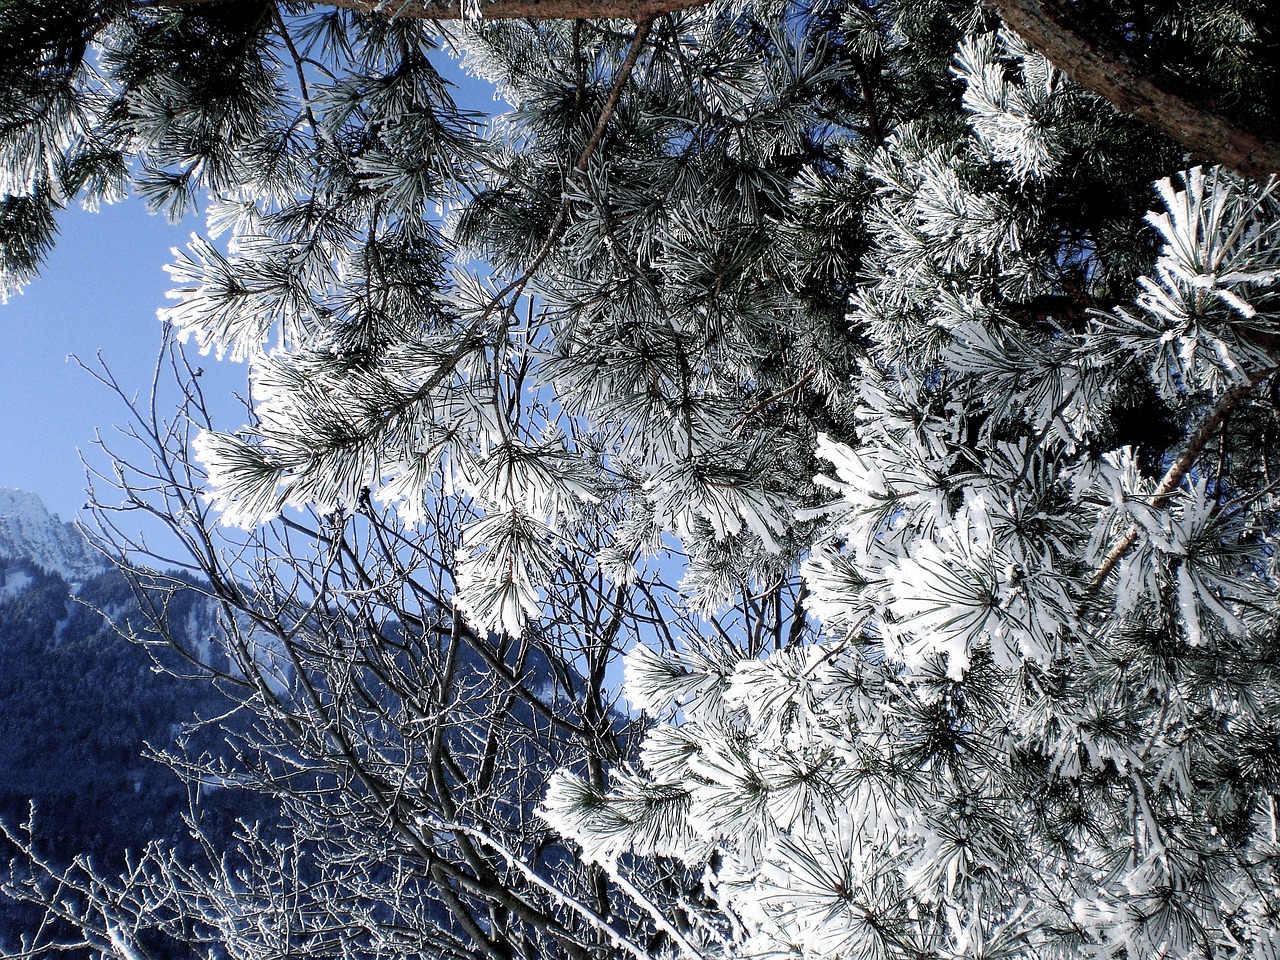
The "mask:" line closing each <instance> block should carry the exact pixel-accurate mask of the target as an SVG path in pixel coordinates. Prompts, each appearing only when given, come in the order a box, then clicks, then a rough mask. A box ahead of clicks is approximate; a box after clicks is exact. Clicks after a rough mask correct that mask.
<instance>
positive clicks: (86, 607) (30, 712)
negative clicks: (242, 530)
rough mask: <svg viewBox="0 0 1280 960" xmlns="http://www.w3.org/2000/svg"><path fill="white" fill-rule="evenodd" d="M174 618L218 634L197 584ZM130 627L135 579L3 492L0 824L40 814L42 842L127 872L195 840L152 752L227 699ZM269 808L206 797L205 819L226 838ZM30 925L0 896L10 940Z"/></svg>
mask: <svg viewBox="0 0 1280 960" xmlns="http://www.w3.org/2000/svg"><path fill="white" fill-rule="evenodd" d="M169 616H170V618H171V620H172V621H173V622H174V623H175V624H180V627H179V629H181V630H184V631H187V632H188V633H190V634H191V635H192V636H195V637H207V636H208V635H210V634H211V633H212V632H213V630H214V629H215V628H216V624H215V620H214V617H213V610H212V608H211V606H210V605H209V603H208V601H207V600H206V599H205V598H204V597H203V596H202V595H201V594H200V593H199V592H198V591H195V590H191V591H188V592H184V593H179V594H177V595H176V596H175V598H174V601H173V602H172V603H171V604H170V607H169ZM130 622H132V623H133V624H137V625H141V624H142V622H143V617H142V612H141V610H140V609H139V607H138V604H137V603H136V601H135V599H134V596H133V594H132V592H131V590H130V588H129V586H128V584H127V583H126V582H125V579H124V578H123V577H122V576H121V575H120V574H119V573H118V572H117V571H116V570H115V568H114V567H112V566H111V565H110V564H109V563H107V562H106V561H105V560H104V559H103V558H102V557H100V556H98V555H97V554H96V553H95V552H94V551H93V550H92V549H91V548H90V547H89V546H88V544H87V543H86V542H85V540H84V538H83V536H82V535H81V534H80V533H79V531H78V530H76V528H75V527H74V526H73V525H71V524H66V523H61V522H59V521H58V520H57V518H56V517H52V516H50V515H49V513H48V512H47V511H46V510H45V508H44V505H43V504H42V503H41V502H40V500H39V498H37V497H35V496H33V495H31V494H23V493H18V492H15V491H12V490H0V817H3V819H4V820H5V822H6V823H7V824H8V825H9V827H10V829H16V828H20V827H21V826H22V825H23V824H24V823H25V822H26V821H27V820H28V818H29V816H30V815H31V811H32V810H33V809H34V821H33V825H34V832H35V835H36V837H37V841H38V845H39V847H40V849H41V850H42V851H44V852H46V853H47V854H48V855H49V856H50V857H51V858H52V859H53V860H55V861H60V862H66V861H69V860H70V859H71V858H72V857H73V856H75V855H87V856H91V857H93V858H94V860H95V861H96V862H98V863H100V864H103V865H108V864H109V865H115V864H121V865H122V864H123V860H124V857H125V851H127V850H134V851H136V850H139V849H141V848H142V847H143V846H144V845H145V844H147V843H148V842H149V841H151V840H153V839H163V840H166V841H167V842H169V843H171V844H177V845H179V846H181V845H182V844H183V843H184V842H186V841H185V838H187V836H188V830H187V829H186V828H185V826H184V824H183V822H182V814H183V813H188V812H190V811H191V805H190V799H189V792H188V788H187V786H186V785H184V784H183V783H181V782H180V781H179V779H178V778H177V776H176V775H175V774H174V773H173V772H172V771H170V770H169V769H168V768H166V767H164V766H163V765H161V764H159V763H155V762H152V761H150V760H147V759H144V757H143V752H144V750H146V749H147V744H151V745H153V746H155V747H157V748H162V747H166V746H168V745H169V744H171V743H172V742H173V741H174V739H175V737H176V735H177V734H178V733H179V731H180V725H181V724H183V723H184V722H187V721H190V720H192V719H193V718H194V717H195V716H197V715H199V716H217V715H218V714H220V713H223V712H225V709H226V704H225V701H223V700H222V698H221V697H220V696H219V695H218V694H217V692H216V691H215V690H213V689H212V688H211V687H210V686H209V685H208V684H204V683H197V682H194V681H182V680H177V679H174V678H172V677H169V676H166V675H163V674H160V673H157V672H156V671H155V670H154V669H153V664H152V661H151V659H150V657H149V655H148V653H147V651H146V650H144V649H143V648H141V647H139V646H137V645H136V644H133V643H130V642H129V641H127V640H126V639H124V637H123V636H121V634H120V633H119V632H118V631H117V630H116V629H115V628H114V627H113V626H112V623H115V624H121V625H123V624H127V623H130ZM220 737H221V734H219V733H217V732H216V731H209V732H208V734H206V735H203V736H202V739H204V740H207V742H203V743H200V744H198V745H197V746H198V748H199V749H217V747H218V745H219V743H220V742H221V741H220ZM264 809H265V808H264V807H263V806H262V804H261V801H259V800H257V799H256V798H252V797H249V796H247V795H245V794H241V793H233V792H229V791H226V790H212V791H210V790H205V791H203V793H202V796H201V800H200V804H199V806H198V808H197V809H196V814H197V815H198V816H199V817H200V818H201V820H202V822H203V823H204V825H205V827H206V830H207V831H209V832H212V833H225V832H226V831H228V830H230V829H231V827H232V825H233V824H234V821H235V819H236V818H238V817H239V818H246V819H249V820H254V819H257V818H259V817H261V815H262V813H263V812H264ZM0 856H3V857H4V859H7V858H8V856H9V852H8V851H4V850H0ZM30 919H32V920H34V919H35V918H34V917H32V918H30ZM27 922H28V916H27V915H26V914H25V913H23V911H22V910H21V909H19V908H17V907H15V906H13V905H12V904H9V903H7V902H6V901H5V900H4V899H3V898H0V945H4V946H10V945H11V944H10V942H9V941H11V940H14V939H16V938H17V936H18V935H19V933H20V932H21V931H22V930H23V929H24V924H26V923H27Z"/></svg>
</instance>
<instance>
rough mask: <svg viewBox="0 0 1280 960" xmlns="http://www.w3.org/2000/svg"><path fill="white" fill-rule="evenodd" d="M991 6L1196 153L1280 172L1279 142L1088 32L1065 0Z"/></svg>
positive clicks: (1247, 168)
mask: <svg viewBox="0 0 1280 960" xmlns="http://www.w3.org/2000/svg"><path fill="white" fill-rule="evenodd" d="M987 6H988V7H990V8H991V9H992V10H994V11H995V12H996V13H998V14H999V15H1000V17H1001V19H1003V20H1004V22H1005V23H1007V24H1008V25H1009V26H1010V27H1011V28H1012V29H1013V30H1014V31H1015V32H1016V33H1017V34H1018V35H1019V36H1020V37H1022V39H1023V40H1025V41H1026V42H1027V43H1028V45H1030V46H1031V47H1032V48H1033V49H1035V50H1037V51H1038V52H1039V53H1040V54H1042V55H1043V56H1044V57H1046V58H1047V59H1048V60H1049V62H1050V63H1052V64H1053V65H1054V66H1055V67H1057V68H1058V69H1059V70H1061V71H1062V72H1063V73H1065V74H1067V76H1069V77H1071V79H1073V80H1075V81H1076V83H1078V84H1080V85H1081V86H1083V87H1085V88H1087V89H1089V90H1092V91H1093V92H1094V93H1096V94H1098V95H1099V96H1100V97H1103V98H1104V99H1106V100H1107V101H1109V102H1110V103H1111V104H1112V106H1114V107H1115V108H1116V109H1117V110H1119V111H1120V112H1121V113H1125V114H1128V115H1129V116H1132V117H1137V118H1138V119H1139V120H1142V121H1144V122H1146V123H1147V124H1149V125H1150V126H1152V127H1155V128H1156V129H1157V130H1159V131H1160V132H1161V133H1163V134H1164V135H1165V136H1168V137H1172V138H1173V139H1174V140H1176V141H1178V142H1179V143H1181V144H1182V145H1183V146H1185V147H1186V148H1187V149H1188V150H1190V151H1191V153H1192V154H1193V155H1195V156H1196V157H1197V158H1198V159H1202V160H1208V161H1212V162H1214V163H1219V164H1221V165H1222V166H1224V167H1226V168H1228V169H1229V170H1234V171H1236V172H1237V173H1242V174H1244V175H1245V176H1247V177H1253V178H1255V179H1258V180H1265V179H1266V178H1267V177H1269V176H1271V175H1272V174H1278V173H1280V141H1277V140H1274V139H1268V138H1266V137H1261V136H1258V135H1257V134H1256V133H1253V132H1252V131H1249V130H1245V129H1244V128H1242V127H1240V126H1237V125H1236V124H1234V123H1232V122H1231V121H1230V120H1228V119H1226V118H1225V117H1223V116H1222V115H1221V114H1219V113H1218V112H1217V111H1215V110H1214V109H1212V108H1211V107H1209V106H1207V105H1206V104H1203V103H1197V102H1195V101H1194V100H1192V99H1189V98H1187V97H1186V96H1185V95H1182V94H1179V93H1177V92H1175V91H1173V90H1171V89H1169V88H1168V87H1167V86H1165V85H1164V84H1162V83H1161V82H1160V81H1159V80H1158V79H1156V78H1154V77H1152V76H1150V75H1149V74H1147V73H1144V72H1142V71H1141V70H1140V69H1139V68H1138V67H1137V66H1136V65H1135V64H1133V63H1132V62H1131V61H1130V60H1128V59H1127V58H1126V56H1125V54H1124V51H1122V50H1118V49H1112V48H1110V47H1109V46H1108V45H1107V44H1106V43H1105V42H1103V41H1102V40H1100V39H1099V38H1095V37H1087V36H1085V35H1084V34H1083V33H1082V32H1081V31H1080V29H1079V27H1078V25H1075V24H1073V23H1072V22H1071V18H1070V15H1069V13H1068V11H1067V9H1066V4H1063V3H1061V2H1060V0H987Z"/></svg>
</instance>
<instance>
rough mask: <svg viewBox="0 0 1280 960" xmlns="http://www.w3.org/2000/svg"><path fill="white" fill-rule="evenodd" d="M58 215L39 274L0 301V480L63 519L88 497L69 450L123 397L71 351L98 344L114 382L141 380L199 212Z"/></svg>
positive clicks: (139, 209) (87, 350)
mask: <svg viewBox="0 0 1280 960" xmlns="http://www.w3.org/2000/svg"><path fill="white" fill-rule="evenodd" d="M59 224H60V227H61V234H60V236H59V238H58V243H57V246H56V247H55V249H54V251H53V253H52V255H51V256H50V257H49V261H48V263H47V265H46V266H45V269H44V271H43V275H42V276H41V277H40V278H39V279H38V280H36V281H35V282H34V283H32V284H31V285H30V286H28V287H27V288H26V290H25V292H24V293H23V294H22V295H20V296H16V297H13V298H11V299H10V301H9V302H8V303H7V304H5V305H3V306H0V486H6V487H18V488H21V489H23V490H28V491H31V492H32V493H37V494H39V495H40V497H41V498H42V499H43V500H44V502H45V504H46V505H47V506H48V507H49V509H50V510H52V511H53V512H55V513H58V514H59V515H61V517H62V519H64V520H69V519H71V517H72V516H73V515H74V514H75V513H76V511H77V510H78V509H79V507H80V506H81V505H82V504H83V503H84V499H85V496H84V486H85V482H84V468H83V467H82V465H81V463H80V457H79V454H78V452H77V451H78V450H80V449H84V450H85V451H86V452H88V450H89V448H90V446H91V444H92V441H93V436H94V430H95V428H99V427H101V428H103V429H109V428H110V426H111V424H112V423H115V422H119V421H120V420H121V419H122V414H123V408H122V406H121V404H120V401H119V400H118V399H117V398H114V397H113V396H112V395H111V394H110V393H109V392H108V391H107V390H106V388H104V387H103V386H102V385H101V384H99V383H98V382H97V381H95V380H94V379H93V378H92V377H90V376H89V375H88V374H87V373H85V372H84V371H83V370H81V369H80V368H79V367H78V366H77V365H76V364H75V363H74V362H72V361H70V360H68V359H67V357H68V355H69V354H76V355H78V356H80V357H82V358H84V360H85V361H86V362H91V361H93V360H94V358H95V357H96V355H97V354H98V353H99V352H101V354H102V357H103V359H104V360H105V361H106V362H107V363H108V364H109V365H110V367H111V368H112V369H113V370H114V371H116V373H117V376H118V377H119V379H120V381H121V382H122V383H125V384H128V385H130V386H136V388H137V389H139V390H144V389H145V388H146V385H147V382H148V379H149V376H150V372H151V370H152V367H153V365H154V363H155V358H156V353H157V351H158V349H159V346H160V334H161V327H160V321H159V320H157V319H156V308H157V307H161V306H163V305H164V304H165V303H166V302H167V301H166V300H165V296H164V294H165V291H166V290H168V289H169V277H168V274H166V273H165V272H164V269H163V267H164V264H165V263H167V262H168V261H169V259H170V254H169V250H170V248H171V247H174V246H177V245H181V244H182V243H184V242H185V241H186V239H187V237H188V235H189V234H190V232H191V230H192V228H193V227H194V226H198V225H199V223H198V221H192V222H189V223H187V224H184V225H182V226H177V227H175V226H172V225H170V224H169V223H167V222H166V221H165V218H164V217H163V216H157V217H153V216H150V215H148V213H147V211H146V207H145V206H144V205H143V204H142V203H141V202H139V201H137V200H134V199H130V200H127V201H125V202H123V203H118V204H114V205H112V206H108V207H104V208H103V209H102V210H101V211H100V212H98V213H96V214H90V213H86V212H84V211H82V210H80V209H79V207H78V206H76V207H72V208H70V209H68V210H66V211H64V212H63V213H62V215H61V217H60V220H59ZM222 366H224V367H225V366H228V365H225V364H224V365H222ZM222 372H223V371H219V373H220V374H221V373H222ZM236 372H237V371H235V370H226V371H225V373H226V374H227V375H228V376H234V374H235V373H236ZM230 382H231V380H230V379H229V380H228V384H230ZM230 426H232V427H235V426H239V424H238V423H237V424H231V425H230Z"/></svg>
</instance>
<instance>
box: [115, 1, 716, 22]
mask: <svg viewBox="0 0 1280 960" xmlns="http://www.w3.org/2000/svg"><path fill="white" fill-rule="evenodd" d="M211 2H214V0H141V2H139V3H138V4H137V6H145V7H186V6H197V5H199V4H203V3H211ZM314 2H315V5H316V6H323V7H340V8H342V9H344V10H357V11H359V12H361V13H380V14H382V15H383V16H386V17H411V18H413V19H415V20H462V19H465V16H464V3H463V2H462V0H314ZM708 2H710V0H482V2H481V5H480V16H481V19H484V20H634V21H636V22H637V23H639V22H641V21H645V20H653V19H654V18H655V17H660V16H662V15H663V14H667V13H679V12H680V11H682V10H690V9H692V8H694V7H700V6H703V5H705V4H707V3H708Z"/></svg>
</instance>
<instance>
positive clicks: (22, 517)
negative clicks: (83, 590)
mask: <svg viewBox="0 0 1280 960" xmlns="http://www.w3.org/2000/svg"><path fill="white" fill-rule="evenodd" d="M0 557H4V558H8V559H11V560H29V561H30V562H32V563H34V564H36V565H37V566H40V567H43V568H44V569H45V570H46V571H48V572H49V573H57V574H59V575H61V576H62V577H63V578H64V579H67V580H82V579H84V578H85V577H89V576H92V575H94V574H96V573H101V572H102V571H103V570H104V569H105V568H106V567H107V566H108V563H107V561H106V560H104V559H103V557H102V556H101V555H100V554H98V553H97V552H96V551H95V550H94V549H93V548H92V547H90V546H89V544H88V542H87V541H86V540H85V538H84V535H83V534H82V533H81V532H80V531H79V530H78V529H77V528H76V526H75V524H71V523H63V522H62V521H61V520H60V519H59V518H58V516H57V515H56V514H51V513H49V510H48V508H47V507H45V505H44V501H43V500H41V499H40V498H39V497H38V496H37V495H36V494H34V493H27V492H25V491H23V490H15V489H13V488H12V487H0Z"/></svg>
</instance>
